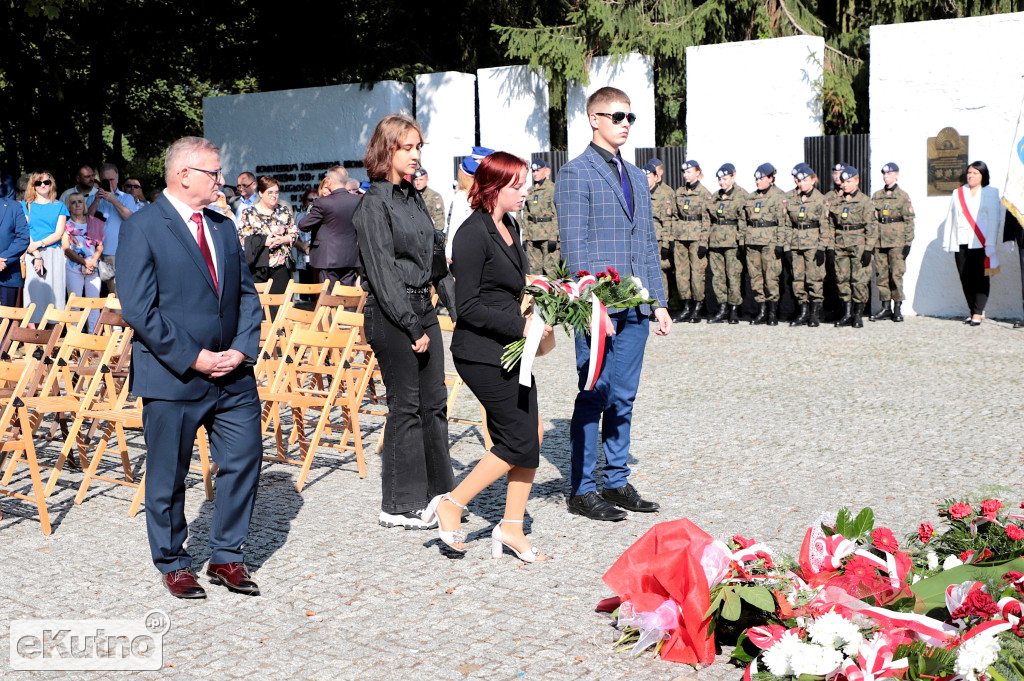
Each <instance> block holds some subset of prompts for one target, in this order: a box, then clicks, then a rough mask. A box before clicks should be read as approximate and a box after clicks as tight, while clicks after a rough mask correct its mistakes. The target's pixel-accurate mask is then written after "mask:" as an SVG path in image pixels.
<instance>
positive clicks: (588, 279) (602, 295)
mask: <svg viewBox="0 0 1024 681" xmlns="http://www.w3.org/2000/svg"><path fill="white" fill-rule="evenodd" d="M523 294H524V296H526V295H528V296H531V297H532V298H533V314H534V315H535V316H537V317H539V318H540V319H541V320H542V321H543V322H544V324H545V325H547V326H552V327H554V326H560V327H562V329H563V330H564V331H565V333H566V335H570V331H574V332H576V333H584V334H588V335H590V336H591V337H593V338H596V339H598V342H596V343H594V344H593V346H592V348H591V359H592V361H591V373H593V374H594V376H593V380H592V381H590V385H589V387H588V388H587V389H588V390H589V389H590V388H592V387H593V383H594V382H596V381H597V376H599V375H600V372H601V368H600V361H601V357H602V356H603V354H604V336H605V335H607V333H608V327H607V323H608V320H607V314H606V311H607V309H623V308H630V307H636V306H638V305H643V304H656V301H654V300H652V299H651V297H650V293H649V292H648V291H647V289H646V288H644V286H643V283H642V282H641V281H640V279H638V278H637V277H627V278H626V279H623V278H622V277H621V276H620V275H619V273H618V272H617V271H616V270H615V269H614V268H612V267H609V268H608V269H607V270H605V271H604V272H598V273H597V274H596V275H593V274H591V273H590V272H587V271H585V270H580V271H579V272H577V273H576V277H575V278H572V277H569V276H568V271H567V270H566V269H565V266H564V264H563V265H560V266H559V269H558V271H557V272H556V275H555V278H554V279H550V278H548V277H543V276H540V277H535V278H534V279H533V281H532V282H530V283H529V284H528V285H527V286H526V287H525V288H524V289H523ZM533 328H536V329H537V330H536V331H535V333H536V334H537V337H536V338H537V343H539V340H540V333H541V331H542V329H540V328H539V325H538V327H531V330H532V329H533ZM530 341H531V339H530V338H519V339H516V340H515V341H513V342H511V343H509V344H508V345H506V346H505V353H504V354H503V355H502V357H501V366H502V368H503V369H505V370H506V371H511V370H512V368H513V367H515V366H516V365H517V364H519V363H520V362H522V361H523V357H524V354H525V355H527V361H526V362H524V366H523V367H521V371H520V381H521V382H522V380H523V374H525V375H526V381H527V384H528V382H529V369H530V368H532V364H533V357H534V355H535V354H536V349H537V343H531V342H530ZM527 347H530V348H531V351H530V352H528V351H527Z"/></svg>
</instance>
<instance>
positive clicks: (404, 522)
mask: <svg viewBox="0 0 1024 681" xmlns="http://www.w3.org/2000/svg"><path fill="white" fill-rule="evenodd" d="M421 513H422V511H406V512H405V513H385V512H384V511H381V512H380V518H379V519H378V523H380V525H381V526H382V527H403V528H405V529H407V530H433V529H435V528H437V517H434V518H433V519H432V521H431V522H429V523H428V522H424V521H423V519H422V518H421V517H420V515H421Z"/></svg>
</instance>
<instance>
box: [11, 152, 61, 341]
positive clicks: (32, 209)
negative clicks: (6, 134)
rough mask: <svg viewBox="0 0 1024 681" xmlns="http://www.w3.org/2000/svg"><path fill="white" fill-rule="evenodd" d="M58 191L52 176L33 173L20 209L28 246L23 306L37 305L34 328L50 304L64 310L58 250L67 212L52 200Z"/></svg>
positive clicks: (40, 172)
mask: <svg viewBox="0 0 1024 681" xmlns="http://www.w3.org/2000/svg"><path fill="white" fill-rule="evenodd" d="M56 195H57V187H56V185H55V183H54V181H53V175H51V174H50V173H48V172H46V171H45V170H43V171H39V172H35V173H32V175H31V176H30V177H29V180H28V187H27V188H26V190H25V200H24V201H22V202H21V207H22V209H23V210H24V211H25V216H26V217H27V218H28V233H29V244H28V251H27V252H26V253H25V260H26V267H25V296H24V302H25V306H26V307H28V305H29V304H30V303H35V304H36V309H35V312H33V313H32V326H33V327H34V326H35V325H36V324H38V323H39V321H40V320H41V319H42V317H43V312H45V311H46V307H47V306H48V305H49V304H50V303H53V306H54V307H55V308H57V309H58V310H63V309H64V303H65V301H66V300H67V291H66V290H65V277H64V251H63V250H62V249H61V247H60V242H61V237H63V236H64V223H65V222H66V221H67V219H68V215H69V213H68V209H67V206H65V205H64V204H63V203H61V202H60V201H57V200H56V199H55V198H54V197H55V196H56Z"/></svg>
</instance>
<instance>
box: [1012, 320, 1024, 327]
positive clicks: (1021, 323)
mask: <svg viewBox="0 0 1024 681" xmlns="http://www.w3.org/2000/svg"><path fill="white" fill-rule="evenodd" d="M1022 326H1024V319H1018V320H1017V321H1015V322H1014V323H1013V328H1015V329H1019V328H1021V327H1022Z"/></svg>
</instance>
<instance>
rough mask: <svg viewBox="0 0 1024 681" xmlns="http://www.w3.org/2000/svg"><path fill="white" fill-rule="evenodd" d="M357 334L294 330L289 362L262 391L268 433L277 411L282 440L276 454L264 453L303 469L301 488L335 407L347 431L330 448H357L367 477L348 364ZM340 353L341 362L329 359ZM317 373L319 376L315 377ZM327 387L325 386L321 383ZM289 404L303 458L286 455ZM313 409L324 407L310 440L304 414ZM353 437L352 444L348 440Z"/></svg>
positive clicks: (362, 473) (276, 427)
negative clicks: (284, 410) (284, 411)
mask: <svg viewBox="0 0 1024 681" xmlns="http://www.w3.org/2000/svg"><path fill="white" fill-rule="evenodd" d="M353 340H354V337H353V333H352V331H351V330H338V331H332V332H327V333H325V332H322V331H303V330H299V329H297V330H295V331H293V332H292V334H291V336H290V337H289V339H288V343H287V344H286V346H285V361H284V362H283V363H282V365H281V368H280V371H279V372H278V374H277V377H276V380H275V381H274V385H273V387H272V388H271V390H269V391H266V392H264V393H263V394H261V398H262V399H263V400H264V401H265V403H266V405H267V407H268V408H269V409H265V410H264V419H263V432H267V429H268V427H270V425H271V422H272V418H271V414H272V412H277V414H278V416H277V418H276V419H273V421H274V422H275V423H274V425H273V430H274V436H275V440H276V443H277V456H276V457H264V460H266V461H273V462H276V463H290V464H296V465H300V466H301V467H302V469H301V471H300V473H299V478H298V480H297V481H296V484H295V486H296V488H297V489H298V490H299V491H300V492H301V491H302V488H303V486H304V485H305V482H306V478H307V476H308V475H309V469H310V467H311V466H312V464H313V455H314V454H315V453H316V451H317V448H318V447H319V446H320V444H321V443H320V441H321V438H322V437H323V434H324V431H325V429H326V428H327V425H328V423H329V422H330V418H331V413H332V411H333V409H334V408H335V407H337V408H340V410H341V416H342V418H343V419H344V422H345V424H346V425H345V429H344V432H343V434H342V437H341V438H340V442H339V444H337V445H325V446H331V447H333V448H335V449H338V450H340V451H349V450H354V451H355V453H356V464H357V466H358V469H359V477H361V478H365V477H366V462H365V460H364V458H363V441H362V437H361V434H360V432H359V410H358V408H357V407H358V403H357V402H356V399H357V397H356V383H355V379H354V377H353V375H352V372H351V370H350V368H349V366H348V362H347V359H348V357H347V356H348V353H349V352H350V351H351V347H352V343H353ZM336 357H340V361H338V360H336V359H331V360H330V361H329V362H328V361H327V359H329V358H336ZM314 377H318V378H319V379H320V380H319V381H317V380H313V379H314ZM320 386H322V387H320ZM285 404H287V405H289V406H290V407H291V412H292V427H293V428H294V429H295V430H297V431H298V435H297V439H298V443H299V455H300V458H298V459H289V458H287V456H286V448H285V446H284V438H283V434H282V432H281V430H282V425H281V418H280V409H281V406H282V405H285ZM310 408H319V409H320V415H319V418H318V419H317V420H316V425H315V427H314V429H313V435H312V437H310V438H309V439H308V440H307V438H306V434H305V425H306V419H305V412H306V410H307V409H310ZM350 438H351V439H352V440H353V443H352V444H351V445H350V444H349V443H348V442H349V439H350Z"/></svg>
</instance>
